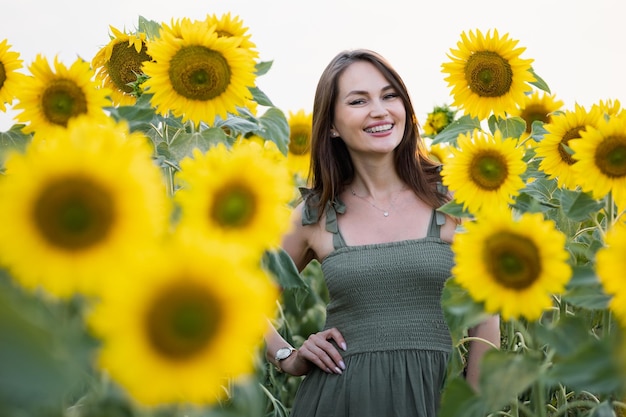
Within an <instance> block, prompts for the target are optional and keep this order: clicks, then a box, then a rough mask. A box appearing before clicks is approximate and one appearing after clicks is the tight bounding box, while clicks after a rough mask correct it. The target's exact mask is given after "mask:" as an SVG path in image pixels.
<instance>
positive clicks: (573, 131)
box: [535, 104, 601, 190]
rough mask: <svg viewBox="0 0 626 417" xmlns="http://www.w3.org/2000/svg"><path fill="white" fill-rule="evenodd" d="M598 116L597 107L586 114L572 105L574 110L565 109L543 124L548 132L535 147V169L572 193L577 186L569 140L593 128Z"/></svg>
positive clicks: (577, 137)
mask: <svg viewBox="0 0 626 417" xmlns="http://www.w3.org/2000/svg"><path fill="white" fill-rule="evenodd" d="M600 117H601V113H600V111H599V109H598V108H597V107H592V109H591V110H590V111H587V110H586V109H585V108H584V107H582V106H580V105H578V104H576V105H575V108H574V111H571V110H566V111H564V112H563V113H559V114H555V115H553V117H552V119H551V122H550V123H548V124H546V125H544V126H543V127H544V129H545V130H546V131H547V132H548V133H546V134H545V135H544V137H543V139H542V140H541V141H540V142H539V143H538V144H537V146H535V154H536V156H537V158H540V159H541V161H540V162H539V169H540V170H541V171H543V172H544V173H545V174H546V175H547V176H548V178H550V179H556V180H557V183H558V185H559V186H560V187H565V188H568V189H570V190H575V189H576V188H577V186H578V183H577V179H576V175H575V173H574V171H573V166H574V165H575V163H576V160H575V159H574V158H573V157H572V150H571V149H570V143H571V142H570V141H572V140H573V139H579V138H580V137H581V134H582V132H584V131H585V130H586V129H587V128H588V126H595V125H596V124H597V123H598V121H599V120H600Z"/></svg>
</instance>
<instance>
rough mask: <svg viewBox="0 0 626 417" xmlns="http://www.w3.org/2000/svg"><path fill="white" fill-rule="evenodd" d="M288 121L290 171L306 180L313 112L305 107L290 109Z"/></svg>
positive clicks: (309, 158)
mask: <svg viewBox="0 0 626 417" xmlns="http://www.w3.org/2000/svg"><path fill="white" fill-rule="evenodd" d="M287 121H288V123H289V152H288V153H287V165H288V167H289V172H291V174H292V175H295V176H297V178H299V179H300V180H303V181H306V179H307V177H308V175H309V163H310V160H311V135H312V129H313V114H312V113H307V112H305V111H304V110H303V109H300V110H298V111H297V112H296V113H294V112H292V111H290V112H289V118H288V119H287Z"/></svg>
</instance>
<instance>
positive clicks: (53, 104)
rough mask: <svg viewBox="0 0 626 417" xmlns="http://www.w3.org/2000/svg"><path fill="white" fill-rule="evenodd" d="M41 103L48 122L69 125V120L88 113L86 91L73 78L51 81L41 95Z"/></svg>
mask: <svg viewBox="0 0 626 417" xmlns="http://www.w3.org/2000/svg"><path fill="white" fill-rule="evenodd" d="M41 105H42V109H43V112H44V115H45V116H46V119H47V120H48V122H50V123H53V124H56V125H60V126H64V127H65V126H67V121H68V120H69V119H71V118H72V117H75V116H77V115H79V114H84V113H87V98H86V97H85V93H84V92H83V90H82V89H81V88H80V86H78V85H76V83H74V82H73V81H71V80H66V79H57V80H54V81H51V82H50V84H48V86H47V87H46V89H45V91H44V92H43V95H42V97H41Z"/></svg>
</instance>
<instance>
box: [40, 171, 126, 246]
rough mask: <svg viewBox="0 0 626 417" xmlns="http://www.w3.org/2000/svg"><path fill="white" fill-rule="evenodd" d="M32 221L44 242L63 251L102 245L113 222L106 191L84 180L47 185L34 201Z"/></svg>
mask: <svg viewBox="0 0 626 417" xmlns="http://www.w3.org/2000/svg"><path fill="white" fill-rule="evenodd" d="M33 220H34V222H35V225H36V226H37V229H38V230H39V232H40V233H41V234H42V236H43V237H44V239H46V240H47V241H48V243H50V244H51V245H52V246H55V247H58V248H60V249H63V250H69V251H78V250H86V249H88V248H90V247H92V246H94V245H97V244H98V243H99V242H101V241H103V240H104V239H105V238H106V237H107V235H108V234H109V232H110V231H111V228H112V226H113V223H114V221H115V211H114V204H113V200H112V199H111V195H110V193H109V191H108V190H105V189H103V188H102V187H101V186H100V185H99V184H96V183H94V182H93V181H90V180H88V179H85V178H74V177H68V178H61V179H58V180H56V181H53V182H51V183H49V184H47V185H46V186H45V187H44V188H43V190H42V192H41V193H40V194H39V196H38V197H37V198H36V200H35V204H34V206H33Z"/></svg>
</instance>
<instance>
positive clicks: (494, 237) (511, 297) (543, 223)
mask: <svg viewBox="0 0 626 417" xmlns="http://www.w3.org/2000/svg"><path fill="white" fill-rule="evenodd" d="M465 227H466V231H465V232H461V233H458V234H457V236H456V237H455V238H454V242H453V243H452V250H453V252H454V253H455V266H454V267H453V269H452V274H453V276H454V277H455V279H456V280H457V282H458V283H459V284H460V285H462V286H463V287H464V288H466V289H467V291H468V293H469V294H470V296H471V297H472V298H473V299H474V300H476V301H478V302H483V303H484V306H485V311H486V312H488V313H494V314H501V315H502V318H503V319H504V320H509V319H513V318H520V317H525V318H527V319H528V320H535V319H537V318H539V317H540V315H541V313H542V312H543V311H544V310H546V309H547V308H550V307H551V306H552V295H553V294H558V293H561V292H563V291H564V289H565V285H566V284H567V282H568V281H569V279H570V277H571V273H572V271H571V268H570V266H569V264H568V262H567V261H568V253H567V251H566V250H565V235H563V234H562V233H561V232H559V231H558V230H557V229H556V228H555V226H554V223H553V222H552V221H549V220H544V218H543V215H542V214H539V213H532V214H531V213H525V214H523V215H522V216H521V217H520V218H519V219H517V220H516V219H513V217H512V215H511V213H510V211H508V210H499V209H496V210H489V212H488V213H487V212H482V213H481V215H480V216H479V217H478V218H477V220H476V221H472V222H468V223H466V224H465Z"/></svg>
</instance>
